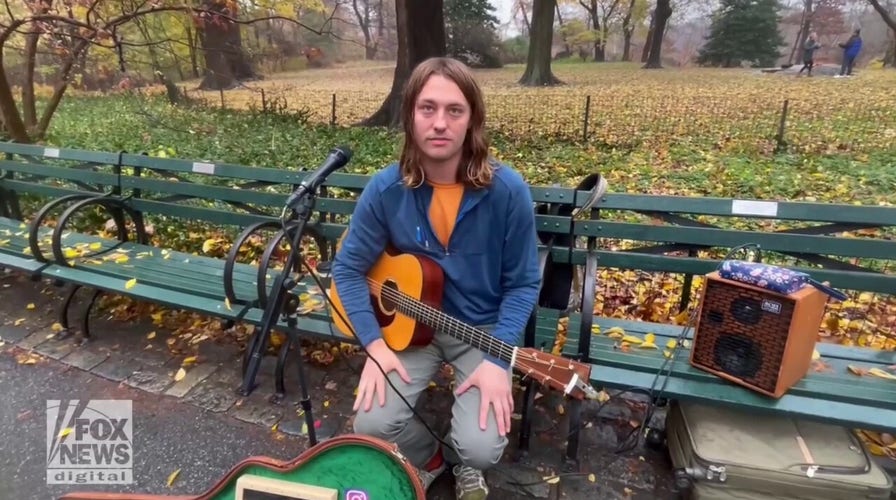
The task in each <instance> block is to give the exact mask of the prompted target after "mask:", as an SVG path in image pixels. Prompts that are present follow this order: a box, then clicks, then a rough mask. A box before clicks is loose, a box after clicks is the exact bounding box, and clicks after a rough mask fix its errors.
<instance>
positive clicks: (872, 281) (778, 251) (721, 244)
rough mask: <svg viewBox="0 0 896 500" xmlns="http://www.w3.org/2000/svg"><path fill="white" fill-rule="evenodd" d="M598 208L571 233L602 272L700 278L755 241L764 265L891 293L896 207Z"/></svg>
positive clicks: (705, 204)
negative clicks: (595, 246) (585, 240)
mask: <svg viewBox="0 0 896 500" xmlns="http://www.w3.org/2000/svg"><path fill="white" fill-rule="evenodd" d="M600 208H601V211H600V220H599V221H580V222H576V225H577V226H579V228H578V229H577V231H576V232H577V233H581V234H585V235H589V236H594V237H597V238H600V241H601V247H602V248H603V249H605V250H604V251H603V252H602V254H601V256H600V258H601V266H602V267H613V268H623V269H642V270H650V271H660V272H672V273H681V274H704V273H706V272H709V271H712V270H713V269H714V268H715V267H716V266H717V265H718V262H719V260H720V259H721V258H722V257H723V256H724V255H725V254H726V252H727V251H728V250H730V249H731V248H734V247H737V246H739V245H744V244H749V243H755V244H758V245H759V246H760V248H761V252H762V257H763V261H766V262H783V261H785V260H786V261H789V262H791V263H797V264H798V265H799V266H801V267H802V268H804V269H806V270H807V271H811V273H812V275H813V276H814V277H815V278H816V279H818V280H820V281H825V280H827V281H830V282H831V284H832V285H833V286H836V287H843V288H846V289H851V290H862V291H872V292H881V293H892V292H893V291H894V290H896V274H894V273H892V272H887V271H893V269H894V268H896V267H894V265H896V239H894V236H896V207H886V206H857V205H845V204H828V203H810V202H774V201H758V200H740V199H725V198H689V197H682V196H651V195H632V194H608V195H607V196H606V199H605V201H604V202H603V203H602V204H601V206H600ZM701 253H703V254H704V255H699V254H701ZM670 254H673V255H670ZM785 256H787V257H789V258H787V259H785ZM738 257H739V258H744V255H743V254H740V255H739V256H738Z"/></svg>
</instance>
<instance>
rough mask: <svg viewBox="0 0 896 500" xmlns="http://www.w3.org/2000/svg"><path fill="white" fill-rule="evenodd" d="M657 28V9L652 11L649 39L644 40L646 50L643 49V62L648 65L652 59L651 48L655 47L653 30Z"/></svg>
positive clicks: (648, 31)
mask: <svg viewBox="0 0 896 500" xmlns="http://www.w3.org/2000/svg"><path fill="white" fill-rule="evenodd" d="M655 26H656V9H653V10H652V11H650V28H648V29H647V39H646V40H644V48H643V49H641V62H642V63H646V62H647V58H648V57H650V47H651V45H653V29H654V27H655Z"/></svg>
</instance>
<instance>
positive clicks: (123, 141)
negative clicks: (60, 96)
mask: <svg viewBox="0 0 896 500" xmlns="http://www.w3.org/2000/svg"><path fill="white" fill-rule="evenodd" d="M555 71H556V73H557V75H558V76H559V77H560V78H561V79H563V80H564V81H565V82H566V85H564V86H562V87H557V88H552V89H521V88H518V87H516V86H515V84H514V82H515V80H516V78H517V77H518V75H519V73H520V72H521V68H519V67H510V68H505V69H501V70H488V71H479V72H478V76H479V78H480V80H481V81H482V82H483V85H484V87H485V90H486V93H487V95H488V101H489V106H490V108H489V109H490V114H489V122H490V126H491V127H492V130H493V134H492V138H493V153H494V154H495V155H496V156H497V157H498V158H500V159H502V160H504V161H506V162H508V163H510V164H512V165H513V166H514V167H516V168H517V169H519V170H520V171H521V172H522V173H523V175H524V176H525V177H526V179H527V180H528V181H529V182H530V183H532V184H540V185H544V184H555V183H556V184H562V185H567V186H569V185H573V184H575V183H577V182H578V180H579V179H581V178H582V177H583V176H585V175H587V174H588V173H590V172H592V171H595V170H597V171H600V172H602V173H603V174H604V175H605V176H606V177H607V178H608V180H609V182H610V190H611V191H613V192H633V193H662V194H680V195H688V196H721V197H741V198H758V199H775V200H781V199H785V200H811V201H830V202H837V203H856V204H870V205H889V204H892V203H893V199H894V198H893V192H894V191H896V169H894V168H893V160H892V159H893V157H894V153H896V112H894V111H893V108H894V106H896V101H894V98H893V91H892V89H893V88H896V71H872V70H866V71H863V72H862V74H861V75H860V76H858V77H855V78H852V79H833V78H826V77H813V78H794V77H792V76H783V75H768V74H760V73H757V72H755V71H753V70H704V69H691V70H682V71H678V70H664V71H656V72H646V71H641V70H638V69H637V68H636V67H633V66H628V65H616V64H606V65H596V64H558V65H556V67H555ZM391 75H392V70H391V68H390V67H388V66H382V67H378V68H375V69H371V68H370V67H368V66H364V67H363V68H361V69H359V68H349V69H339V70H316V71H305V72H301V73H294V74H286V75H274V76H272V77H268V78H266V79H265V80H264V81H260V82H253V83H250V84H247V85H248V86H249V87H251V88H253V89H254V90H248V89H244V90H237V91H229V92H226V93H225V102H226V103H227V105H228V107H231V108H232V107H242V108H246V107H248V106H249V104H250V98H251V99H256V100H257V106H258V107H260V102H261V101H260V91H259V89H260V88H265V98H266V99H267V100H268V103H271V102H272V99H275V98H280V99H285V100H286V102H288V103H289V107H290V108H294V109H297V108H301V107H306V108H307V109H308V110H311V114H310V115H308V114H304V113H298V114H276V113H267V114H262V113H247V112H241V111H237V110H234V109H225V110H221V109H219V108H218V107H217V106H219V99H220V98H219V97H218V96H217V94H214V95H208V96H207V97H208V99H209V100H210V102H211V103H212V104H214V105H211V106H209V107H202V106H197V107H177V108H176V107H171V106H168V105H166V104H165V103H164V101H163V100H162V99H155V100H150V99H143V98H139V97H136V96H93V97H88V96H75V97H71V98H67V99H66V100H65V101H63V104H62V106H61V108H60V110H59V112H58V115H57V116H56V118H55V119H54V122H53V125H52V126H51V130H50V135H49V142H50V143H51V144H53V145H57V146H69V147H78V148H85V149H94V150H105V151H117V150H126V151H131V152H136V151H146V152H148V153H149V154H154V155H167V156H171V157H178V158H188V159H202V160H208V161H218V162H229V163H237V164H245V165H260V166H267V167H277V168H284V169H297V168H301V167H305V168H314V167H315V166H317V165H318V164H319V163H320V162H321V160H322V159H323V158H324V157H325V156H326V154H327V152H328V151H329V149H330V148H332V147H333V146H336V145H338V144H348V145H350V146H351V147H352V148H353V149H354V151H355V156H354V159H353V160H352V162H351V163H350V165H349V166H348V168H347V169H346V170H348V171H354V172H364V173H370V172H373V171H375V170H377V169H379V168H381V167H382V166H383V165H385V164H386V163H388V162H390V161H393V160H394V159H395V158H396V155H397V153H398V147H399V145H400V140H401V139H400V136H399V135H397V134H395V133H392V132H389V131H385V130H372V129H364V128H359V127H343V126H338V127H329V126H328V125H327V124H328V123H329V119H330V118H329V117H330V106H331V96H332V94H333V93H334V92H335V93H336V95H337V116H338V119H337V122H338V123H343V124H347V123H351V122H353V121H356V120H358V119H360V118H363V117H364V116H366V115H367V114H368V113H370V112H371V111H372V110H374V109H375V108H376V107H377V106H378V105H379V104H380V101H381V99H382V97H383V96H385V94H386V92H387V91H388V88H389V83H390V81H391ZM187 88H188V89H189V94H190V95H191V96H194V97H195V96H196V94H197V92H195V91H193V90H192V87H190V86H189V85H188V86H187ZM586 95H590V96H591V108H590V116H589V122H588V124H589V126H588V128H589V131H590V132H589V134H590V135H589V139H588V140H587V141H583V140H582V139H581V130H582V120H583V111H584V103H585V96H586ZM340 96H342V97H340ZM784 99H790V105H789V115H788V116H789V118H788V121H787V128H786V132H785V140H786V141H788V143H789V144H791V148H790V150H789V151H788V152H786V153H783V154H773V153H772V149H773V148H774V134H775V133H776V132H777V126H778V120H779V118H780V112H781V105H782V103H783V101H784ZM253 102H255V101H253ZM709 222H715V221H709ZM735 224H737V223H736V222H735ZM738 228H740V229H744V228H747V227H738ZM749 228H750V229H757V228H756V227H749ZM763 229H766V230H774V229H781V226H780V225H776V224H770V225H767V226H764V227H763ZM155 232H156V238H157V239H158V240H159V241H160V242H164V243H165V244H168V245H173V246H174V247H176V248H178V249H184V250H189V251H196V252H204V253H212V252H213V253H215V254H219V255H221V254H224V253H225V252H226V251H227V246H228V243H227V242H228V241H229V237H228V236H227V234H226V233H222V232H221V231H219V230H218V228H206V227H204V226H202V225H201V224H193V223H191V224H186V225H185V224H182V223H175V222H171V221H166V222H163V223H158V222H157V223H156V224H155ZM864 236H871V237H885V236H886V235H880V234H877V235H874V234H872V235H864ZM890 237H892V236H890ZM203 246H204V247H205V248H203ZM884 270H885V272H893V269H884ZM695 281H696V284H699V279H698V280H695ZM599 283H600V284H601V285H600V289H599V290H598V295H597V298H598V300H597V303H596V311H597V312H598V313H599V314H602V315H605V316H623V317H630V318H638V319H643V320H650V321H658V322H665V323H674V322H677V321H680V320H681V319H682V317H681V316H680V313H679V311H678V307H677V305H678V297H679V296H680V294H681V289H682V288H681V287H682V279H681V277H680V276H669V275H654V276H644V275H643V273H634V272H623V271H618V270H612V269H608V270H602V271H601V276H600V279H599ZM696 284H695V286H696ZM692 296H695V295H693V294H692ZM858 320H861V321H858ZM189 324H192V325H194V326H199V327H200V329H206V328H216V327H219V323H218V322H215V321H202V322H199V321H198V320H197V319H195V318H194V319H193V320H191V321H190V323H189ZM894 324H896V301H894V298H893V296H880V295H870V294H869V295H862V296H858V295H857V296H856V297H855V298H854V299H853V301H852V302H850V303H844V304H835V305H832V306H831V308H830V311H829V315H828V316H827V318H826V319H825V323H824V325H823V331H822V334H823V335H825V336H827V337H828V339H829V340H833V341H839V342H844V343H855V344H861V345H869V346H873V347H875V348H883V349H890V350H892V349H894V348H896V340H894V339H896V325H894ZM187 329H188V330H191V331H193V334H194V335H197V333H196V332H195V330H194V329H193V328H189V327H188V328H187Z"/></svg>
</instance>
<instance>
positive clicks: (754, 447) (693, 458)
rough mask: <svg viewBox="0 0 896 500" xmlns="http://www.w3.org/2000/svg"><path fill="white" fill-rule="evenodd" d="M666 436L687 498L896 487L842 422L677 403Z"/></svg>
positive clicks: (883, 492) (835, 495)
mask: <svg viewBox="0 0 896 500" xmlns="http://www.w3.org/2000/svg"><path fill="white" fill-rule="evenodd" d="M666 438H667V442H668V447H669V454H670V457H671V459H672V464H673V467H674V468H675V470H674V472H675V477H676V483H677V485H678V487H679V488H680V489H681V490H682V492H683V494H684V497H685V498H693V499H700V500H705V499H713V500H729V499H730V500H735V499H737V500H759V499H780V500H785V499H786V500H793V499H807V500H809V499H811V500H818V499H832V500H833V499H844V500H845V499H850V500H853V499H855V500H858V499H868V498H879V499H888V498H890V495H891V493H892V490H893V480H892V478H891V477H890V476H889V474H887V473H886V472H885V471H884V470H883V469H881V468H880V466H879V465H878V464H877V463H876V462H875V461H874V460H873V459H872V458H871V456H870V455H869V454H868V451H867V449H865V446H864V444H863V443H862V442H861V441H860V440H859V438H858V437H857V436H856V435H855V434H854V433H853V432H852V431H850V430H849V429H846V428H844V427H839V426H834V425H830V424H824V423H818V422H813V421H804V420H796V419H793V418H788V417H782V416H772V415H761V414H756V413H746V412H740V411H736V410H732V409H729V408H723V407H719V406H704V405H700V404H695V403H688V402H678V401H676V402H672V403H670V406H669V412H668V414H667V416H666Z"/></svg>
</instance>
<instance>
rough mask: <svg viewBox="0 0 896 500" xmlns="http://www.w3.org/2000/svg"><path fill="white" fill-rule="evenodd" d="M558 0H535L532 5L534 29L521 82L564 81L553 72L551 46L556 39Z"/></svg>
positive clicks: (557, 82) (527, 84)
mask: <svg viewBox="0 0 896 500" xmlns="http://www.w3.org/2000/svg"><path fill="white" fill-rule="evenodd" d="M556 6H557V4H556V0H535V2H534V4H533V6H532V31H531V32H530V33H531V37H530V38H529V56H528V58H527V59H526V70H525V71H524V72H523V76H522V77H521V78H520V80H519V83H521V84H522V85H526V86H546V85H558V84H560V83H562V82H561V81H560V79H559V78H557V77H556V76H554V74H553V73H552V72H551V47H552V46H553V41H554V10H555V8H556Z"/></svg>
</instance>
